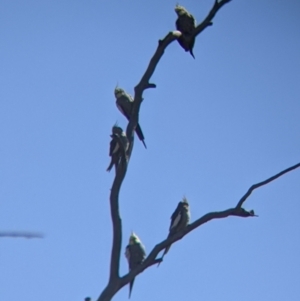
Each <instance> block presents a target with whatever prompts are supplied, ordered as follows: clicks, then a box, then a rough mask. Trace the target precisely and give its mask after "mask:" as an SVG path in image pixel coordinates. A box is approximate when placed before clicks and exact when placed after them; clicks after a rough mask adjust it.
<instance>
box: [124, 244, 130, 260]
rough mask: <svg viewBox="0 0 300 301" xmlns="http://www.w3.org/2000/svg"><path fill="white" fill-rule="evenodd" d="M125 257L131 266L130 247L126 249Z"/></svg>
mask: <svg viewBox="0 0 300 301" xmlns="http://www.w3.org/2000/svg"><path fill="white" fill-rule="evenodd" d="M125 257H126V259H127V261H128V263H129V264H130V250H129V246H127V247H126V250H125Z"/></svg>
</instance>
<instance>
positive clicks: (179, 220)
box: [107, 5, 196, 298]
mask: <svg viewBox="0 0 300 301" xmlns="http://www.w3.org/2000/svg"><path fill="white" fill-rule="evenodd" d="M175 12H176V14H177V15H178V18H177V20H176V29H177V30H178V31H180V32H181V35H179V36H178V38H177V40H178V42H179V44H180V46H181V47H182V48H183V49H184V50H185V51H189V52H190V54H191V55H192V56H193V58H195V56H194V54H193V47H194V44H195V37H194V36H193V32H194V30H195V28H196V20H195V18H194V17H193V16H192V15H191V14H190V13H189V12H188V11H187V10H186V9H185V8H184V7H182V6H179V5H176V7H175ZM114 94H115V98H116V105H117V107H118V109H119V110H120V112H121V113H122V114H123V115H124V116H125V117H126V119H127V120H128V121H130V118H131V113H132V108H133V104H134V98H133V97H132V96H131V95H130V94H128V93H126V91H124V90H123V89H121V88H119V87H116V88H115V90H114ZM135 132H136V134H137V136H138V138H139V139H140V140H141V141H142V143H143V144H144V146H145V148H147V146H146V143H145V137H144V134H143V131H142V129H141V126H140V124H139V123H138V124H137V126H136V128H135ZM110 137H111V138H112V139H111V141H110V148H109V156H110V157H111V161H110V164H109V166H108V168H107V171H110V170H111V169H112V168H113V166H115V171H116V172H117V169H118V166H119V165H120V164H123V162H127V160H128V156H127V151H128V148H129V140H128V138H127V136H126V133H125V131H123V129H122V128H121V127H120V126H118V124H115V125H114V126H113V127H112V134H111V135H110ZM189 221H190V210H189V203H188V201H187V199H186V198H185V197H184V198H183V200H182V201H181V202H179V203H178V205H177V208H176V209H175V211H174V212H173V214H172V216H171V225H170V228H169V235H168V238H169V237H170V236H172V235H174V234H175V233H177V232H179V231H181V230H182V229H183V228H185V227H186V226H187V225H188V224H189ZM170 247H171V245H169V246H168V247H167V248H166V249H165V250H164V253H163V256H162V258H161V260H162V259H163V257H164V255H166V254H167V253H168V251H169V249H170ZM125 256H126V258H127V260H128V265H129V270H133V269H135V268H136V267H138V266H139V265H141V264H142V263H143V261H144V260H145V258H146V251H145V247H144V245H143V244H142V242H141V240H140V239H139V237H138V236H137V235H136V234H135V233H133V232H132V233H131V235H130V238H129V244H128V245H127V247H126V251H125ZM158 265H159V264H158ZM133 283H134V279H133V280H132V281H131V282H130V285H129V298H130V296H131V291H132V287H133Z"/></svg>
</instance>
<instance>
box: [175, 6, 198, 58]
mask: <svg viewBox="0 0 300 301" xmlns="http://www.w3.org/2000/svg"><path fill="white" fill-rule="evenodd" d="M175 12H176V14H177V16H178V18H177V20H176V29H177V30H179V31H180V32H181V36H180V37H179V38H178V39H177V41H178V43H179V44H180V46H181V47H182V48H183V49H184V50H185V51H189V52H190V54H191V56H192V57H193V58H195V56H194V53H193V48H194V44H195V39H196V38H195V37H194V36H193V32H194V30H195V28H196V20H195V18H194V17H193V15H191V14H190V13H189V12H188V11H187V10H186V9H185V8H184V7H183V6H180V5H178V4H176V6H175Z"/></svg>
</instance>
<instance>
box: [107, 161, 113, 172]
mask: <svg viewBox="0 0 300 301" xmlns="http://www.w3.org/2000/svg"><path fill="white" fill-rule="evenodd" d="M113 166H114V161H113V159H111V161H110V164H109V166H108V167H107V169H106V171H108V172H109V171H111V169H112V168H113Z"/></svg>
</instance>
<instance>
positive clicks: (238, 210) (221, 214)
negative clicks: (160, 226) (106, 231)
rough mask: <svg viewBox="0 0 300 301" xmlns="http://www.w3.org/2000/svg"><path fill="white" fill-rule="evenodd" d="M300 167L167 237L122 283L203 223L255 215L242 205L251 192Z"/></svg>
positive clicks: (298, 165) (260, 184) (292, 168)
mask: <svg viewBox="0 0 300 301" xmlns="http://www.w3.org/2000/svg"><path fill="white" fill-rule="evenodd" d="M298 167H300V163H298V164H296V165H293V166H291V167H289V168H287V169H285V170H283V171H281V172H280V173H278V174H276V175H274V176H272V177H270V178H268V179H267V180H265V181H262V182H260V183H258V184H254V185H252V186H251V187H250V188H249V189H248V191H247V193H246V194H245V195H244V196H243V197H242V198H241V200H240V201H239V202H238V204H237V206H236V207H235V208H230V209H227V210H224V211H217V212H210V213H207V214H205V215H203V216H202V217H200V218H198V219H197V220H196V221H194V222H193V223H191V224H190V225H188V226H187V227H186V228H185V229H183V230H182V231H180V232H178V233H176V234H174V236H171V237H169V238H167V239H165V240H164V241H162V242H161V243H159V244H157V245H156V246H155V247H154V248H153V249H152V251H151V252H150V253H149V255H148V257H147V258H146V259H145V261H144V262H143V264H142V265H140V266H139V267H138V268H136V269H134V270H133V271H131V272H129V273H128V274H126V275H125V276H123V277H122V278H121V281H120V284H121V286H122V287H123V286H124V285H126V284H128V283H129V282H130V281H131V280H132V279H133V278H134V277H136V276H137V275H138V274H140V273H142V272H143V271H144V270H146V269H147V268H149V267H150V266H152V265H155V264H156V263H159V262H161V261H162V259H161V258H156V257H157V256H158V254H159V253H160V252H161V251H162V250H164V249H165V248H166V247H167V246H168V245H170V244H173V243H174V242H176V241H178V240H180V239H182V238H183V237H184V236H186V235H187V234H188V233H190V232H191V231H193V230H195V229H196V228H198V227H200V226H202V225H203V224H205V223H207V222H209V221H211V220H213V219H220V218H226V217H229V216H238V217H253V216H255V215H252V214H251V211H247V210H245V209H243V208H242V207H241V206H242V204H243V202H245V200H246V199H247V198H248V196H249V195H250V194H251V192H252V191H253V190H254V189H256V188H258V187H261V186H263V185H266V184H268V183H270V182H272V181H274V180H276V179H277V178H279V177H281V176H282V175H284V174H286V173H288V172H290V171H292V170H294V169H296V168H298Z"/></svg>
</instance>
